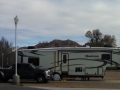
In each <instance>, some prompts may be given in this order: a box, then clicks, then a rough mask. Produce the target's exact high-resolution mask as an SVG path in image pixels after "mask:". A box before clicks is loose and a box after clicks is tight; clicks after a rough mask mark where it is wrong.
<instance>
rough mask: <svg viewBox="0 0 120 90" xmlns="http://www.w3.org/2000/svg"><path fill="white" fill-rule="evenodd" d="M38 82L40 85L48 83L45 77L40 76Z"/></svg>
mask: <svg viewBox="0 0 120 90" xmlns="http://www.w3.org/2000/svg"><path fill="white" fill-rule="evenodd" d="M37 82H38V83H46V82H47V81H46V79H45V77H44V76H38V77H37Z"/></svg>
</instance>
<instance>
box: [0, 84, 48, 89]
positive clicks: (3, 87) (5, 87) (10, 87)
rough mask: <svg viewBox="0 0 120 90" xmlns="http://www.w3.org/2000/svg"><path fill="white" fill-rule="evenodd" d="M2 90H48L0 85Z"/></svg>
mask: <svg viewBox="0 0 120 90" xmlns="http://www.w3.org/2000/svg"><path fill="white" fill-rule="evenodd" d="M0 90H46V89H44V88H42V89H41V88H40V87H39V88H32V87H24V86H17V85H12V84H10V83H0Z"/></svg>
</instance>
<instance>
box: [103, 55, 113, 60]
mask: <svg viewBox="0 0 120 90" xmlns="http://www.w3.org/2000/svg"><path fill="white" fill-rule="evenodd" d="M110 58H111V57H110V54H102V60H110Z"/></svg>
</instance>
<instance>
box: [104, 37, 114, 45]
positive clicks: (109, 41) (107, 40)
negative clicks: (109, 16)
mask: <svg viewBox="0 0 120 90" xmlns="http://www.w3.org/2000/svg"><path fill="white" fill-rule="evenodd" d="M103 39H104V45H109V46H113V47H115V46H116V38H115V36H114V35H112V36H111V35H104V37H103Z"/></svg>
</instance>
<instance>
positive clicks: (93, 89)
mask: <svg viewBox="0 0 120 90" xmlns="http://www.w3.org/2000/svg"><path fill="white" fill-rule="evenodd" d="M31 88H38V89H47V90H120V89H101V88H51V87H34V86H31Z"/></svg>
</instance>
